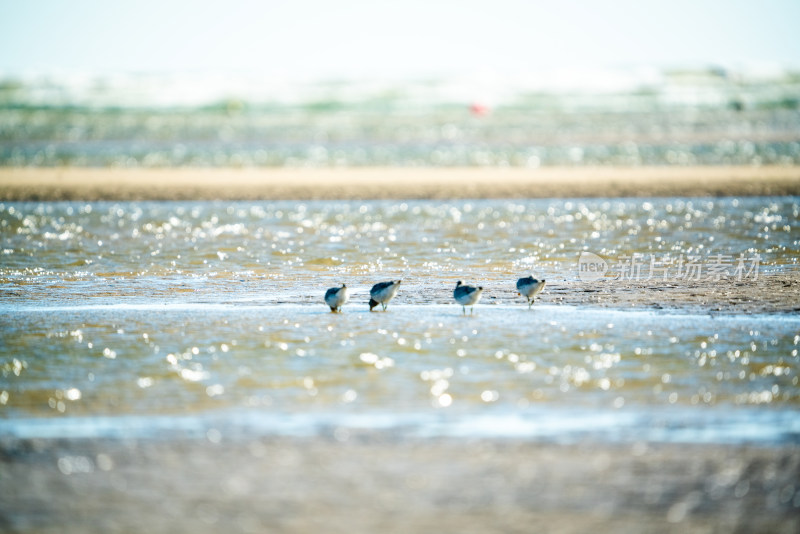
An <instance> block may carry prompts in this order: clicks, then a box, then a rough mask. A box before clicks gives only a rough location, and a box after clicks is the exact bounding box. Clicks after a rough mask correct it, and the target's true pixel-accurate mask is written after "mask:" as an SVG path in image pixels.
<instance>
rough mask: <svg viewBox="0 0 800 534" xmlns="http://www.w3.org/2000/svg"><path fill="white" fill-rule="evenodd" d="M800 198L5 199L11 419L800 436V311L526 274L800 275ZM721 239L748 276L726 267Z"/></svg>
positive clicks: (77, 431) (5, 418)
mask: <svg viewBox="0 0 800 534" xmlns="http://www.w3.org/2000/svg"><path fill="white" fill-rule="evenodd" d="M798 210H800V207H799V206H798V200H797V199H793V198H781V199H778V198H746V199H724V200H716V199H650V200H602V199H600V200H535V201H529V202H516V201H515V202H510V201H502V200H486V201H459V202H452V203H441V202H430V201H415V202H378V201H376V202H310V203H302V204H297V203H292V202H279V203H233V204H222V203H208V202H187V203H179V202H165V203H92V204H80V203H50V204H33V203H17V204H3V205H0V234H1V235H2V243H3V245H2V247H3V250H2V251H0V252H1V253H2V255H0V292H1V294H2V301H0V366H2V367H1V369H2V376H1V377H0V403H2V404H0V414H2V417H1V418H0V434H9V433H10V434H16V435H88V436H96V435H110V434H114V435H116V434H123V435H127V434H132V435H155V434H158V433H160V432H167V431H183V432H198V433H201V434H203V435H208V436H209V439H217V438H218V437H219V435H221V434H227V433H230V434H241V433H245V434H246V433H315V432H327V431H331V432H334V433H336V432H338V434H337V435H341V433H342V432H345V433H346V432H349V431H350V430H352V429H357V428H362V427H363V428H372V429H389V430H392V431H398V432H407V433H412V434H417V435H454V436H482V435H490V436H513V437H520V436H522V437H529V438H535V439H569V438H571V437H576V436H578V437H579V436H582V435H585V434H590V435H592V436H595V437H598V436H599V437H602V438H604V439H620V438H624V439H654V440H662V441H721V442H739V441H762V442H764V441H766V442H784V441H792V442H796V441H797V440H798V436H800V410H799V409H798V407H799V405H800V387H799V385H798V376H799V374H800V357H798V352H797V351H798V345H799V344H800V336H798V334H797V333H798V331H800V318H799V317H798V316H796V315H774V316H773V315H757V316H752V315H751V316H745V315H726V314H714V315H713V316H712V315H704V314H696V313H694V314H692V313H688V312H686V313H677V314H666V313H655V312H645V311H622V310H599V309H592V308H582V307H571V306H554V305H551V304H547V299H546V293H545V298H543V300H544V303H537V304H536V305H535V306H534V307H533V309H532V310H528V308H527V306H526V305H525V303H524V301H523V300H522V299H521V298H519V297H517V296H516V295H515V293H514V292H513V284H514V281H515V280H516V278H517V277H518V276H522V275H525V274H528V273H531V272H532V273H533V274H534V275H536V276H539V277H544V278H547V279H548V280H552V281H553V282H554V283H557V282H558V281H559V280H565V279H568V280H579V279H580V276H581V274H580V272H579V271H578V269H577V260H578V255H579V254H580V253H581V252H584V251H590V252H594V253H597V254H600V255H602V256H603V257H604V258H606V259H607V260H608V261H609V263H610V264H612V265H614V263H615V259H618V258H621V257H623V256H626V255H627V256H630V255H633V254H640V255H642V256H641V257H642V258H643V260H644V261H646V260H647V259H648V258H650V257H655V258H657V259H658V260H659V261H663V260H665V258H667V257H670V258H678V257H683V258H686V259H689V258H695V259H696V260H695V261H696V262H697V263H700V264H702V265H703V267H704V268H705V270H704V271H701V272H700V273H697V274H699V275H700V276H719V275H720V273H722V274H726V273H729V274H728V275H726V276H727V278H723V279H722V280H721V282H720V283H727V282H728V281H729V280H731V279H733V278H735V277H736V276H737V275H736V274H735V267H736V265H737V261H736V258H737V257H740V256H742V257H745V258H747V259H748V261H749V259H750V258H752V257H755V256H756V255H757V256H758V258H759V262H758V265H757V266H756V267H757V269H756V270H755V271H752V270H751V271H747V272H741V273H738V275H739V276H741V277H743V278H744V280H745V282H746V280H747V278H748V277H752V276H756V275H757V274H759V273H765V272H767V271H786V270H795V269H797V258H798V248H800V230H798V227H797V223H796V221H797V219H798ZM720 255H721V256H723V257H724V258H727V260H726V261H727V263H724V262H723V263H724V265H723V267H724V268H725V269H727V271H725V272H722V271H720V267H719V266H718V267H717V268H716V270H713V269H712V268H711V265H712V264H714V262H715V261H716V262H717V264H718V265H719V264H720V263H719V259H720ZM714 258H716V259H714ZM748 266H751V265H750V263H748ZM629 274H630V273H629ZM662 274H663V273H662V272H661V271H660V272H659V276H661V275H662ZM638 275H639V276H648V275H652V273H644V272H642V273H638ZM665 276H670V277H671V279H672V280H673V281H677V282H678V283H679V282H680V278H678V276H679V275H678V273H677V271H676V270H673V271H669V272H667V273H666V274H665ZM396 278H402V279H403V280H404V282H403V285H402V286H401V289H400V292H399V294H398V296H397V298H396V299H395V300H394V301H392V303H390V305H389V309H388V311H387V312H385V313H382V312H381V313H369V312H368V311H367V306H366V301H367V300H368V289H369V287H370V285H371V284H372V283H375V282H377V281H382V280H388V279H396ZM457 279H464V280H465V281H467V282H468V283H473V282H475V283H480V284H482V285H483V286H485V287H486V291H485V295H484V299H483V300H482V301H481V302H480V303H479V304H478V305H477V306H476V307H475V311H474V315H467V316H466V317H465V316H463V315H462V310H461V308H460V307H458V306H457V305H455V304H454V303H452V301H451V292H452V287H453V286H454V283H455V280H457ZM341 282H347V283H348V285H349V287H351V290H352V296H351V300H350V302H349V303H348V304H346V305H345V307H344V313H342V314H331V313H330V312H329V311H328V310H327V308H326V307H325V305H324V304H323V303H322V295H323V294H324V291H325V289H326V288H327V287H330V286H333V285H335V284H338V283H341ZM586 283H591V282H586ZM348 429H349V430H348ZM209 432H210V433H209Z"/></svg>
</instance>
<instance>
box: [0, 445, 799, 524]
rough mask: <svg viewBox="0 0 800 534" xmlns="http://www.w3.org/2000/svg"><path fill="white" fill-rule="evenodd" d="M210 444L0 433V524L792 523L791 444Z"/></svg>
mask: <svg viewBox="0 0 800 534" xmlns="http://www.w3.org/2000/svg"><path fill="white" fill-rule="evenodd" d="M340 437H341V436H340ZM217 441H219V440H217V439H216V438H215V439H214V440H213V442H212V441H207V440H201V439H196V440H188V439H180V438H178V439H169V440H167V439H152V440H147V441H139V442H136V441H130V440H98V441H91V440H22V441H17V440H10V439H6V440H3V441H0V502H2V513H0V530H2V531H4V532H31V533H51V532H52V533H56V532H58V533H95V532H97V533H109V532H148V533H162V532H163V533H182V532H187V533H188V532H192V533H204V532H209V533H211V532H221V531H224V532H253V533H260V532H279V533H282V532H287V533H289V532H291V533H300V532H331V533H340V532H341V533H373V532H398V533H405V532H434V531H437V532H464V533H472V532H475V533H478V532H519V533H523V532H553V533H579V532H581V533H582V532H590V531H593V532H615V533H640V532H650V533H660V532H681V533H701V532H702V533H705V532H771V533H775V534H780V533H787V534H789V533H794V532H797V531H798V529H800V513H798V512H799V511H800V487H798V484H797V481H798V480H800V448H798V447H797V446H785V447H781V448H769V447H766V448H760V447H748V446H734V445H731V446H720V445H713V446H711V445H707V446H704V445H683V444H681V445H664V444H656V445H653V444H645V443H622V444H604V443H584V444H570V445H559V444H548V443H531V442H524V441H523V442H520V441H512V440H508V441H502V440H500V441H490V440H474V441H458V442H457V441H452V440H434V439H431V440H417V439H413V440H412V439H404V438H402V437H397V436H387V435H381V434H380V433H371V434H361V435H351V436H349V438H348V439H347V440H337V439H335V438H334V437H333V436H322V437H319V438H316V439H308V438H286V437H284V438H253V439H249V440H248V439H239V440H235V441H228V440H226V439H225V437H224V436H223V437H222V439H221V441H219V442H217Z"/></svg>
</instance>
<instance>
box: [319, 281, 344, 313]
mask: <svg viewBox="0 0 800 534" xmlns="http://www.w3.org/2000/svg"><path fill="white" fill-rule="evenodd" d="M349 297H350V295H349V294H348V292H347V286H346V285H345V284H342V287H332V288H330V289H329V290H327V291H326V292H325V304H327V305H328V306H330V307H331V311H332V312H333V313H337V312H341V311H342V306H344V303H345V302H347V299H348V298H349Z"/></svg>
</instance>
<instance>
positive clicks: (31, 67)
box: [0, 0, 800, 79]
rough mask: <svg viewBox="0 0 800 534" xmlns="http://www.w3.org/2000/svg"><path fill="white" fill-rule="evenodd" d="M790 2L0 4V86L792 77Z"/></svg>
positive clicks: (794, 9)
mask: <svg viewBox="0 0 800 534" xmlns="http://www.w3.org/2000/svg"><path fill="white" fill-rule="evenodd" d="M798 21H800V0H760V1H756V0H666V1H665V0H646V1H637V0H618V1H612V0H606V1H602V0H596V1H588V0H586V1H552V2H545V1H536V0H528V1H525V0H488V1H481V2H478V1H470V0H462V1H447V0H438V1H437V0H403V1H394V2H382V1H379V0H332V1H330V0H288V1H279V0H273V1H261V2H255V1H251V2H248V1H243V0H226V1H202V0H135V1H132V0H131V1H129V0H118V1H108V0H69V1H65V0H0V76H16V75H33V74H71V73H80V74H90V75H103V74H121V73H125V74H127V73H165V72H166V73H214V74H223V75H224V74H228V73H230V74H233V73H247V74H253V75H263V76H279V77H284V78H287V79H347V78H378V79H384V78H389V79H423V78H429V77H444V76H474V75H476V74H481V73H494V74H501V75H508V76H513V75H525V74H526V73H531V72H541V71H553V70H558V69H578V70H580V69H626V68H641V67H654V68H664V67H667V68H678V67H706V66H722V67H726V68H743V67H747V68H752V67H755V68H785V67H789V68H798V67H800V37H798V31H797V28H798Z"/></svg>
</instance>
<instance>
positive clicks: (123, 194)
mask: <svg viewBox="0 0 800 534" xmlns="http://www.w3.org/2000/svg"><path fill="white" fill-rule="evenodd" d="M748 195H749V196H752V195H800V166H769V167H744V166H738V167H543V168H536V169H527V168H428V167H418V168H416V167H390V168H259V169H231V168H162V169H123V168H74V167H64V168H49V167H30V168H11V167H5V168H0V200H39V201H48V200H87V201H88V200H270V199H297V200H309V199H449V198H550V197H562V198H563V197H624V196H748Z"/></svg>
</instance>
